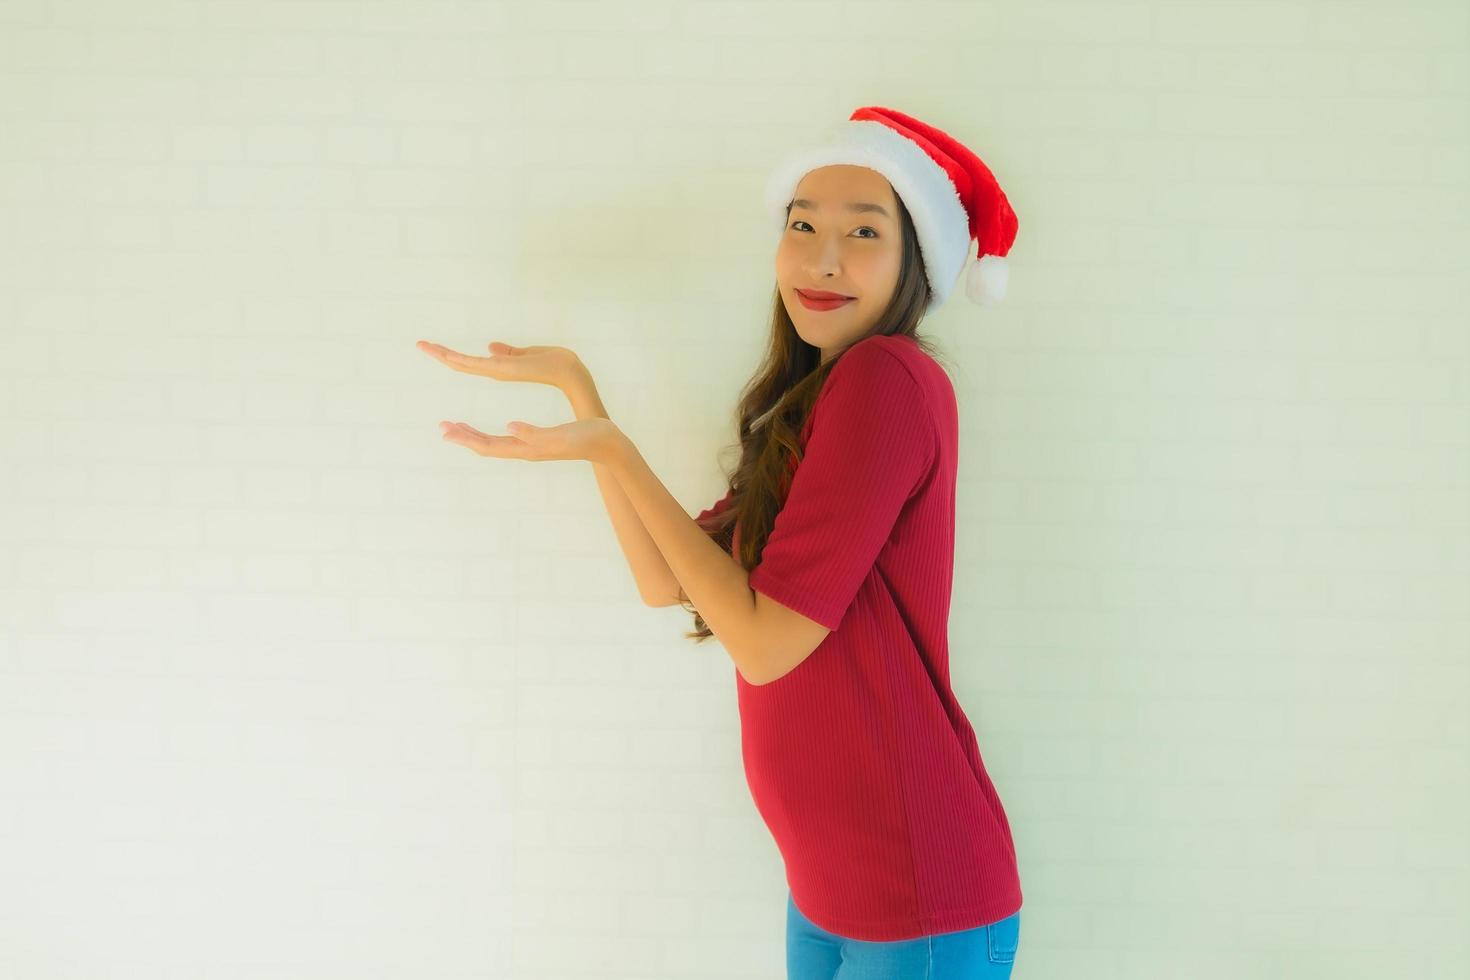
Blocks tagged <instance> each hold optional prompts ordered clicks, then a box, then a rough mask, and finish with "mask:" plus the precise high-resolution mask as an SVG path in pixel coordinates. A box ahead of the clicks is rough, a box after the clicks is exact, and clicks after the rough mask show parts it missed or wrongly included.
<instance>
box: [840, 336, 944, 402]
mask: <svg viewBox="0 0 1470 980" xmlns="http://www.w3.org/2000/svg"><path fill="white" fill-rule="evenodd" d="M844 365H845V366H844ZM838 371H843V373H845V374H849V375H866V376H868V377H874V376H877V377H882V376H886V375H892V376H902V377H906V378H908V379H909V380H910V381H912V382H913V384H914V385H916V386H917V387H918V388H919V389H920V390H921V391H922V392H924V393H925V394H930V393H934V392H941V393H942V392H944V391H946V390H947V389H949V388H950V387H951V382H950V378H949V374H948V373H947V372H946V371H945V370H944V367H943V365H941V364H940V363H939V362H938V361H937V360H935V359H934V357H933V356H932V355H930V354H929V352H928V351H926V350H924V348H922V347H920V346H919V343H918V341H916V340H914V339H913V338H912V337H908V336H904V335H898V334H894V335H889V334H873V335H872V336H870V337H864V338H863V339H861V340H859V341H857V342H856V343H854V344H853V345H852V346H851V347H849V348H848V349H847V350H846V351H845V352H843V354H842V357H841V358H839V360H838V362H837V364H836V365H834V366H833V368H832V372H833V374H836V373H837V372H838Z"/></svg>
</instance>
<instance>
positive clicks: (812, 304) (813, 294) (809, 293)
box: [796, 289, 854, 310]
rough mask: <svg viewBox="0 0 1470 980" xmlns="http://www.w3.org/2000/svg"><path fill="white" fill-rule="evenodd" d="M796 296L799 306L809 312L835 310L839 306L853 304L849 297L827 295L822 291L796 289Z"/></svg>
mask: <svg viewBox="0 0 1470 980" xmlns="http://www.w3.org/2000/svg"><path fill="white" fill-rule="evenodd" d="M796 296H797V298H798V299H800V300H801V305H802V306H805V307H806V308H807V309H809V310H835V309H837V308H838V307H839V306H845V305H847V304H848V303H851V302H854V299H853V297H851V296H843V295H842V294H841V293H829V292H827V291H826V290H823V289H798V290H797V291H796Z"/></svg>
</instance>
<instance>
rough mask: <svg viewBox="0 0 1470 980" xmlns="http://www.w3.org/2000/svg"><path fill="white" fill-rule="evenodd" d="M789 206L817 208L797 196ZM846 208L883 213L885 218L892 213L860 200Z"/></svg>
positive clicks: (890, 216)
mask: <svg viewBox="0 0 1470 980" xmlns="http://www.w3.org/2000/svg"><path fill="white" fill-rule="evenodd" d="M791 206H792V207H793V208H806V209H807V210H808V211H816V210H818V209H817V208H816V207H815V206H814V205H813V204H812V202H811V201H808V200H807V199H806V198H804V197H798V198H796V199H795V200H793V201H792V202H791ZM846 210H848V211H876V212H878V213H879V214H881V215H883V217H885V218H892V217H893V215H891V214H889V213H888V212H887V211H886V210H884V209H883V208H882V207H881V206H880V205H877V204H865V203H862V202H858V203H856V204H849V205H847V206H846Z"/></svg>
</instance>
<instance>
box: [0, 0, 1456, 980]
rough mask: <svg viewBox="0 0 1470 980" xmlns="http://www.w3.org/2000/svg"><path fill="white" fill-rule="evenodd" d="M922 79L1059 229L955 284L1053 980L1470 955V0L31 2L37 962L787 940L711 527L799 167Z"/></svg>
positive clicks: (24, 179)
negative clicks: (602, 478)
mask: <svg viewBox="0 0 1470 980" xmlns="http://www.w3.org/2000/svg"><path fill="white" fill-rule="evenodd" d="M863 104H879V105H890V106H894V107H897V108H900V109H902V110H904V111H907V112H911V113H913V114H914V115H917V116H920V117H921V118H926V119H929V120H931V121H933V122H934V123H935V124H936V125H939V126H941V128H946V129H949V130H950V131H952V132H953V133H954V134H955V135H956V136H958V137H960V138H961V139H965V140H967V141H969V142H970V143H971V144H972V145H973V146H974V147H975V148H976V149H977V151H978V152H979V153H980V154H981V156H982V157H983V158H984V159H986V160H987V162H988V163H990V164H991V166H992V167H993V168H994V169H995V171H996V173H997V174H998V176H999V177H1000V179H1001V181H1002V183H1003V186H1004V187H1005V188H1006V189H1007V191H1008V193H1009V194H1010V196H1011V199H1012V201H1013V202H1014V204H1015V206H1016V210H1017V212H1018V214H1019V218H1020V232H1019V237H1018V239H1017V243H1016V246H1015V248H1014V250H1013V251H1012V253H1011V258H1012V265H1013V274H1012V284H1011V296H1010V297H1009V298H1008V299H1007V301H1006V302H1005V303H1004V304H1003V305H1002V306H1000V307H996V308H994V309H991V310H984V311H981V310H980V309H979V308H976V307H972V306H968V305H967V304H966V303H965V301H964V298H963V296H962V295H961V296H958V297H957V298H956V300H955V302H953V303H951V304H950V305H949V307H948V308H946V309H945V310H943V311H941V312H940V313H939V314H937V315H936V316H934V317H933V318H932V320H931V321H930V322H929V323H928V324H927V326H928V329H929V330H930V332H931V334H932V335H933V336H935V337H936V338H937V339H938V340H939V342H940V343H941V345H942V346H943V347H944V348H945V350H946V351H947V352H948V353H949V355H950V360H951V362H952V363H953V364H954V366H955V368H956V372H955V381H956V387H957V391H958V396H959V399H960V403H961V409H962V412H963V421H962V427H961V431H962V441H963V454H962V458H961V464H960V465H961V481H960V494H961V496H960V513H959V528H958V553H957V569H956V572H957V574H956V584H955V606H954V615H953V623H952V627H951V637H952V644H953V673H954V682H955V686H956V689H957V691H958V693H959V695H960V698H961V701H962V703H964V704H965V706H966V708H967V710H968V712H969V714H970V717H971V719H972V721H973V722H974V723H975V726H976V729H977V732H978V734H979V737H980V741H981V748H982V752H983V754H984V756H985V759H986V762H987V765H988V766H989V767H990V769H991V772H992V774H993V776H994V778H995V781H996V784H997V787H998V788H999V790H1000V792H1001V794H1002V797H1003V799H1004V801H1005V803H1006V806H1007V809H1008V812H1009V814H1010V817H1011V822H1012V825H1013V829H1014V831H1015V835H1016V839H1017V844H1018V849H1019V852H1020V861H1021V867H1022V880H1023V888H1024V891H1025V895H1026V904H1025V906H1024V911H1023V914H1022V918H1023V928H1022V934H1023V935H1022V942H1021V949H1020V954H1019V957H1018V960H1017V966H1016V971H1015V976H1016V978H1017V980H1023V978H1024V980H1043V978H1044V980H1061V978H1085V980H1142V978H1158V980H1174V978H1182V977H1188V978H1190V980H1209V978H1215V977H1219V978H1225V977H1229V978H1232V980H1234V978H1251V980H1288V978H1289V980H1298V978H1314V980H1315V978H1329V977H1330V978H1333V980H1344V978H1356V977H1362V978H1369V977H1372V978H1378V977H1383V976H1401V977H1415V978H1445V980H1452V978H1460V977H1464V976H1465V975H1466V974H1467V972H1470V947H1467V944H1466V937H1467V930H1466V927H1465V923H1466V922H1467V921H1470V835H1467V831H1466V827H1467V826H1470V812H1467V811H1470V792H1467V790H1470V778H1467V777H1470V751H1467V750H1470V726H1467V723H1466V718H1467V717H1470V712H1467V701H1470V698H1467V695H1470V628H1467V627H1470V547H1467V545H1470V519H1467V517H1470V463H1467V460H1470V453H1467V448H1470V399H1467V395H1470V295H1467V287H1466V283H1467V278H1466V276H1465V274H1464V270H1465V268H1466V265H1467V252H1470V249H1467V244H1470V221H1467V216H1470V8H1467V6H1466V5H1465V4H1464V3H1455V2H1443V3H1441V2H1428V0H1401V2H1399V3H1394V4H1390V3H1374V4H1367V3H1359V2H1331V3H1329V2H1325V0H1318V2H1310V0H1283V2H1276V3H1271V4H1264V3H1255V4H1244V3H1225V2H1214V3H1201V2H1191V0H1184V2H1171V3H1164V2H1135V3H1118V2H1095V3H1088V4H1083V3H1080V2H1072V3H1058V2H1033V3H1026V4H1006V5H999V4H992V3H974V4H949V3H937V2H925V0H915V2H912V3H907V4H902V5H900V4H890V3H876V2H870V3H836V2H828V3H810V2H806V3H803V2H785V3H780V4H777V3H765V4H753V3H752V4H742V3H702V2H700V3H653V2H645V3H593V2H577V3H568V2H562V3H534V4H533V3H530V2H523V3H515V4H510V3H501V4H490V3H471V2H437V3H432V2H425V0H416V2H412V3H410V2H406V0H403V2H389V0H379V2H350V0H341V2H307V0H290V2H284V0H275V2H263V0H252V2H249V3H243V2H235V3H226V2H199V3H189V2H184V0H176V2H164V0H153V2H133V3H128V4H105V3H100V2H92V3H65V4H60V3H45V2H41V0H13V2H10V3H6V4H3V5H0V229H3V230H0V505H3V506H0V586H3V588H0V881H3V882H4V885H3V887H0V980H52V978H74V977H75V978H82V977H86V978H94V977H107V978H109V980H124V978H133V977H139V978H143V977H146V978H148V980H167V978H176V977H177V978H184V977H187V978H190V980H193V978H197V977H205V976H207V977H211V978H237V977H238V978H264V977H271V978H286V977H293V978H294V977H301V978H311V980H325V978H332V977H344V978H346V977H351V978H353V980H368V978H383V980H388V978H392V980H397V978H405V977H432V978H435V980H470V978H475V980H484V978H501V977H514V978H517V980H572V978H593V977H596V978H607V977H627V978H650V980H651V978H671V980H672V978H680V980H684V978H694V977H739V978H776V977H780V976H783V975H784V965H783V964H784V951H783V950H784V908H785V887H786V886H785V882H784V878H783V873H782V868H781V865H780V861H779V855H778V854H777V852H776V850H775V847H774V845H773V843H772V842H771V840H770V838H769V836H768V835H767V833H766V831H765V828H764V826H763V825H762V824H761V823H760V821H759V817H758V814H757V813H756V812H755V809H754V807H753V805H752V804H751V802H750V797H749V794H748V791H747V789H746V787H745V784H744V780H743V774H742V771H741V766H740V749H739V728H738V717H737V715H736V707H735V692H734V688H733V678H734V674H733V666H732V664H731V663H730V661H729V659H728V657H727V656H726V655H725V654H724V652H723V650H722V649H721V648H720V647H719V646H718V645H717V644H713V643H711V644H706V645H703V646H701V647H698V648H696V647H694V646H693V645H690V644H687V643H686V642H685V641H683V640H682V639H681V634H682V632H683V631H684V630H687V629H689V628H690V626H691V620H690V617H689V616H688V614H687V613H685V612H684V611H683V610H682V609H679V608H678V607H672V608H668V609H660V610H650V609H646V608H644V607H643V606H641V605H640V604H639V602H638V598H637V593H636V590H635V589H634V587H633V582H632V579H631V576H630V574H629V573H628V571H627V569H626V566H625V565H624V564H623V560H622V557H621V555H620V553H619V551H618V549H617V542H616V539H615V537H614V536H613V534H612V529H611V527H610V526H609V525H608V522H607V519H606V515H605V513H604V511H603V506H602V502H601V500H600V497H599V496H598V493H597V487H596V484H595V481H594V479H593V475H592V473H591V472H590V469H589V467H587V466H586V465H585V464H573V463H550V464H542V465H534V466H533V465H528V464H523V463H512V462H508V461H495V460H490V459H484V458H481V457H478V456H475V455H474V454H472V453H469V452H468V451H466V450H464V449H461V448H459V447H456V446H452V445H446V444H445V443H443V442H442V441H441V440H440V438H439V435H438V429H437V422H438V421H439V420H440V419H465V420H469V421H471V422H472V423H473V424H476V425H477V426H479V427H481V428H484V429H487V430H490V431H500V430H499V429H498V428H497V427H498V426H501V425H503V424H504V422H505V421H506V420H508V419H511V418H524V419H528V420H532V421H536V422H540V423H543V424H555V423H556V422H559V421H563V420H565V419H566V418H568V417H569V415H568V412H567V409H566V408H565V407H564V406H563V405H562V404H561V403H560V402H559V400H558V396H556V395H555V393H554V392H551V391H550V390H549V389H542V388H527V387H524V386H497V385H496V384H494V383H493V382H489V381H485V380H482V379H475V378H470V377H468V376H465V375H460V374H456V373H454V372H450V371H447V370H446V369H444V368H442V367H440V366H439V365H437V364H435V363H434V362H433V361H432V360H430V359H428V358H427V357H425V356H424V355H423V354H421V353H419V352H418V351H417V350H415V348H414V346H413V344H414V341H415V340H417V339H420V338H427V339H431V340H435V341H439V342H442V343H444V344H446V345H449V346H452V347H455V348H458V349H461V350H466V351H475V352H481V351H483V350H484V347H485V345H486V344H487V343H488V342H489V341H490V340H492V339H502V340H507V341H510V342H513V343H565V344H568V345H570V346H573V347H574V348H575V349H577V350H578V351H579V352H580V353H581V354H582V356H583V359H584V360H585V361H587V363H588V364H589V365H590V366H591V367H592V368H593V370H594V371H595V373H596V374H597V377H598V382H599V386H600V388H601V390H602V393H603V396H604V398H605V399H606V401H607V404H608V406H609V409H610V411H611V413H612V414H613V416H614V418H615V419H616V420H617V421H618V422H619V424H620V425H621V426H622V427H623V428H624V429H625V431H627V432H628V433H629V434H630V435H631V436H632V438H633V439H634V440H635V441H636V442H637V443H638V445H639V447H640V449H641V450H642V452H643V453H644V455H645V456H646V457H647V458H648V459H649V460H650V461H651V462H652V463H653V465H654V466H655V468H656V470H657V471H658V473H659V474H660V476H661V477H662V478H663V479H664V481H665V483H666V484H667V485H668V486H669V487H670V489H671V491H673V492H674V493H675V494H676V496H678V497H679V499H680V500H682V501H684V502H685V503H686V504H687V505H688V506H689V507H690V509H691V510H693V509H696V508H699V507H703V506H705V505H706V504H708V503H709V502H710V501H711V500H713V499H714V497H715V496H716V495H717V493H718V490H719V483H718V479H719V474H718V470H717V460H716V453H717V452H718V451H719V450H720V449H721V448H722V447H723V446H724V445H725V443H726V442H728V441H729V440H730V438H731V437H732V431H731V430H730V427H729V425H728V423H729V417H730V410H731V408H732V407H733V403H734V399H735V397H736V396H737V394H738V390H739V387H740V385H741V384H742V383H743V381H744V380H745V379H746V377H747V376H748V375H749V373H750V371H751V370H752V369H753V368H754V366H755V357H756V355H757V353H758V351H759V349H760V347H761V344H762V342H763V339H764V337H763V334H764V330H765V328H766V316H767V314H768V309H767V306H766V304H767V303H768V302H769V298H770V295H771V260H772V248H773V238H774V234H773V232H772V231H771V229H770V228H769V226H768V224H767V222H766V218H765V216H764V214H763V213H762V211H761V209H760V205H759V189H760V185H761V181H762V180H763V177H764V173H765V168H766V167H767V166H768V165H769V164H770V162H771V161H772V160H773V159H774V158H775V157H776V156H777V155H779V154H780V153H781V152H783V151H784V150H785V149H786V148H787V147H788V146H789V145H790V144H791V142H792V141H793V140H796V139H800V138H801V137H802V134H803V131H804V130H805V129H806V128H807V127H810V126H813V125H826V124H828V123H830V122H832V121H836V120H839V119H841V118H844V117H845V116H846V114H847V113H848V112H850V111H851V110H852V109H853V108H854V107H856V106H858V105H863Z"/></svg>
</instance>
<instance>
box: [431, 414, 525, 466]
mask: <svg viewBox="0 0 1470 980" xmlns="http://www.w3.org/2000/svg"><path fill="white" fill-rule="evenodd" d="M439 428H440V430H441V431H442V432H443V435H444V441H445V442H455V443H458V444H459V445H461V446H464V447H466V448H467V449H471V450H473V451H475V452H476V453H479V454H480V455H481V456H495V457H498V458H500V459H531V458H532V457H531V453H530V451H531V447H530V446H529V445H528V444H527V443H526V442H525V441H524V440H522V439H517V438H516V437H515V436H492V435H490V434H489V433H487V432H481V431H480V430H479V429H476V428H475V427H474V426H471V425H466V424H465V423H463V422H440V423H439Z"/></svg>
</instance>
